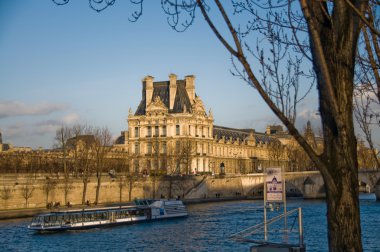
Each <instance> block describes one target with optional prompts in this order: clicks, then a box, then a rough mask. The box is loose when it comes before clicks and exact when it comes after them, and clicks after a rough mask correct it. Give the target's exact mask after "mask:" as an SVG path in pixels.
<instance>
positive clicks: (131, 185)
mask: <svg viewBox="0 0 380 252" xmlns="http://www.w3.org/2000/svg"><path fill="white" fill-rule="evenodd" d="M132 189H133V182H132V180H129V190H128V200H129V201H132Z"/></svg>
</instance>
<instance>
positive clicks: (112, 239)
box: [0, 195, 380, 251]
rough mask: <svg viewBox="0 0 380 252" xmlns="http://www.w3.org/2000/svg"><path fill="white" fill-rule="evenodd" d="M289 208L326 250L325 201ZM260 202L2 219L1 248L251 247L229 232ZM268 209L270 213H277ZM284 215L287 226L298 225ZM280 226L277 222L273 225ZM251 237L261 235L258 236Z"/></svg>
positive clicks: (367, 230)
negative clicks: (59, 227) (81, 224)
mask: <svg viewBox="0 0 380 252" xmlns="http://www.w3.org/2000/svg"><path fill="white" fill-rule="evenodd" d="M287 205H288V209H290V208H294V207H302V211H303V228H304V240H305V243H306V248H307V251H327V232H326V206H325V202H324V201H319V200H312V201H310V200H308V201H304V200H299V199H298V200H288V204H287ZM261 206H262V201H229V202H215V203H204V204H194V205H188V207H187V208H188V211H189V217H187V218H181V219H172V220H163V221H157V222H146V223H139V224H132V225H125V226H118V227H110V228H100V229H91V230H85V231H69V232H62V233H53V234H36V233H33V232H31V231H29V230H27V228H26V226H27V225H28V223H29V221H30V219H21V220H12V221H1V222H0V251H249V248H250V246H252V244H250V243H240V242H236V241H233V240H231V239H229V238H228V237H229V236H230V235H232V234H234V233H236V232H238V231H241V230H243V229H245V228H248V227H250V226H253V225H255V224H258V223H260V222H262V220H263V212H262V209H260V207H261ZM360 208H361V222H362V237H363V247H364V251H380V202H376V201H375V200H374V195H369V196H368V195H365V196H363V197H361V200H360ZM279 213H281V209H280V210H279V211H278V212H276V211H274V212H270V211H269V212H268V215H269V217H270V216H273V215H278V214H279ZM293 224H294V222H293V220H292V219H291V218H290V217H289V218H288V222H287V225H288V228H289V229H290V227H293V229H296V227H297V225H298V224H295V225H294V226H293ZM276 225H277V226H279V227H277V226H276ZM283 225H284V224H283V221H280V222H279V223H277V224H273V226H270V227H269V231H270V233H269V235H268V237H269V239H270V240H272V239H277V240H275V241H278V239H282V240H284V239H286V237H288V238H287V239H288V241H292V238H293V236H292V235H290V236H284V235H283V232H280V231H279V230H280V229H281V226H283ZM249 238H250V239H262V238H263V235H262V232H260V233H259V234H258V235H254V236H250V237H249Z"/></svg>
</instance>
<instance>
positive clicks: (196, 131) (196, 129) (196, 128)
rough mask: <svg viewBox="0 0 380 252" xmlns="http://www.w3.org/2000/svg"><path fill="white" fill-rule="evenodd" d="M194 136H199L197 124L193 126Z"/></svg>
mask: <svg viewBox="0 0 380 252" xmlns="http://www.w3.org/2000/svg"><path fill="white" fill-rule="evenodd" d="M195 136H196V137H197V136H199V135H198V126H195Z"/></svg>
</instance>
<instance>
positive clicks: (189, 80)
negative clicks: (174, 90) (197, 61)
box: [185, 75, 195, 104]
mask: <svg viewBox="0 0 380 252" xmlns="http://www.w3.org/2000/svg"><path fill="white" fill-rule="evenodd" d="M185 80H186V91H187V95H188V96H189V98H190V102H191V104H193V102H194V100H195V85H194V81H195V76H194V75H188V76H185Z"/></svg>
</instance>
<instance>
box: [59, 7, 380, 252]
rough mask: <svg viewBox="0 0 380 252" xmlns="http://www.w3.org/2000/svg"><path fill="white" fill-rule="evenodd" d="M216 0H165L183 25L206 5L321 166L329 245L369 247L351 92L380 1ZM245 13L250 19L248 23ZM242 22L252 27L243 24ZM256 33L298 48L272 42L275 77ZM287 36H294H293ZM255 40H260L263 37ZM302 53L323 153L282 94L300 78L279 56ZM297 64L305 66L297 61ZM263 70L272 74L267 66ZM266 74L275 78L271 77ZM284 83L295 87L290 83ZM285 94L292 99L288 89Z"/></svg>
mask: <svg viewBox="0 0 380 252" xmlns="http://www.w3.org/2000/svg"><path fill="white" fill-rule="evenodd" d="M54 2H56V3H57V2H58V3H60V4H66V3H68V2H69V0H62V1H59V0H54ZM213 2H214V4H213V6H212V7H215V8H214V9H215V10H216V13H212V15H210V13H211V11H212V10H214V9H213V8H210V7H209V6H207V5H206V1H204V0H187V1H186V0H184V1H176V0H166V1H162V7H163V10H164V11H165V13H166V14H167V15H168V22H169V25H171V26H172V27H173V28H174V29H176V30H181V31H183V30H185V29H186V28H187V27H189V26H190V25H191V24H192V23H193V21H194V17H195V13H196V10H197V9H200V11H201V13H202V16H203V17H204V18H205V20H206V23H207V25H208V26H209V27H210V29H211V30H212V32H213V33H214V34H215V36H216V38H217V39H218V40H219V41H220V43H221V44H222V45H223V46H224V47H225V48H226V50H227V51H228V52H229V53H230V54H231V57H232V59H233V61H234V64H235V65H236V66H237V64H239V66H240V67H239V66H238V67H237V68H236V69H240V70H239V71H238V72H237V74H238V76H239V77H241V78H243V79H244V80H245V81H247V83H248V84H249V85H251V86H253V87H254V88H255V89H256V90H257V92H258V93H259V94H260V95H261V97H262V98H263V100H264V101H265V102H266V103H267V105H268V106H269V108H270V109H271V110H272V111H273V113H274V114H275V115H276V116H277V117H278V118H279V119H280V120H281V122H282V123H283V124H284V125H285V126H286V127H287V128H288V130H289V133H290V134H291V135H293V136H294V138H295V139H296V141H297V142H298V143H299V145H300V146H301V147H302V148H303V149H304V150H305V152H306V153H307V155H308V156H309V157H310V159H311V160H312V161H313V162H314V163H315V165H316V166H317V167H318V169H319V170H320V172H321V174H322V176H323V178H324V181H325V186H326V194H327V217H328V230H329V232H328V238H329V249H330V250H331V251H362V241H361V227H360V214H359V199H358V195H359V191H358V187H357V177H358V164H357V153H356V145H357V143H356V138H355V132H354V124H353V116H352V111H353V99H352V98H353V90H354V76H355V72H354V70H355V66H356V64H357V62H356V52H357V51H358V46H359V44H358V39H359V35H360V32H361V30H362V28H363V27H368V28H369V29H368V31H370V32H371V33H372V34H373V36H374V37H375V38H378V36H379V34H380V33H379V31H378V30H376V28H378V23H376V22H370V21H369V18H368V17H369V16H370V14H371V13H377V11H378V7H379V2H378V1H372V0H341V1H314V0H299V1H288V0H286V1H285V0H279V1H277V2H276V3H274V2H273V1H262V2H258V1H255V0H240V1H239V0H235V1H232V6H231V7H230V8H228V9H226V8H224V6H223V5H222V3H221V2H220V1H219V0H214V1H213ZM114 3H115V1H90V6H91V8H93V9H95V10H97V11H101V10H104V9H105V8H107V7H108V6H110V5H113V4H114ZM132 3H134V4H137V6H139V7H140V10H139V11H134V12H133V14H132V18H133V19H134V20H133V21H136V20H137V19H138V18H139V17H140V16H141V15H142V11H143V8H142V3H143V0H141V1H136V2H135V1H132ZM369 3H371V5H369ZM227 10H232V11H233V13H234V14H239V15H234V16H233V18H235V19H231V18H230V16H231V15H230V13H228V12H227ZM218 14H219V15H220V17H221V20H222V22H223V24H224V25H225V28H226V29H221V28H220V26H221V25H222V24H220V23H218V25H217V24H216V22H215V20H217V17H216V16H217V15H218ZM241 15H247V16H246V17H247V18H246V19H245V18H240V16H241ZM245 20H248V21H247V22H246V23H241V22H244V21H245ZM242 27H246V29H244V30H243V31H242ZM281 29H286V30H287V33H285V34H289V36H280V35H281V34H282V30H281ZM221 30H223V32H221ZM226 31H227V32H226ZM248 35H251V37H250V36H248ZM252 37H253V39H254V40H256V41H259V38H264V39H266V40H269V41H270V40H275V41H279V42H281V43H282V45H283V46H286V45H287V46H292V48H293V49H292V50H293V51H292V53H291V54H290V53H288V54H284V53H283V52H282V51H280V50H277V48H276V47H274V48H273V46H272V48H270V49H269V50H273V52H272V54H276V55H279V56H275V57H274V58H273V57H272V60H268V61H265V64H268V63H269V64H271V65H272V67H271V68H268V67H265V68H264V70H265V69H266V71H270V72H269V77H270V78H272V80H269V79H263V78H260V76H262V75H260V72H259V71H260V69H255V68H254V67H255V66H256V65H257V63H258V64H262V65H263V62H261V61H263V57H264V54H261V53H260V52H261V51H262V50H261V49H258V50H256V52H259V55H258V56H259V57H257V54H255V53H254V50H253V49H252V47H251V46H250V45H249V44H250V42H251V41H250V40H249V39H250V38H252ZM286 37H288V38H289V39H288V40H286ZM260 42H261V41H260ZM281 43H280V44H279V45H281ZM262 44H265V43H262ZM256 45H257V46H259V43H256ZM295 53H299V55H300V57H303V61H306V59H307V60H309V61H310V62H311V66H310V72H311V76H316V83H317V88H318V94H319V111H320V115H321V122H322V128H323V139H324V146H325V148H324V151H323V153H322V154H318V153H317V152H315V151H314V150H313V148H312V147H311V146H310V145H309V144H308V143H307V141H306V140H305V139H304V137H303V136H302V134H300V132H299V131H298V130H297V128H296V127H295V125H294V116H293V115H294V114H295V113H293V114H291V113H289V112H288V111H289V110H288V109H287V106H288V107H292V106H293V104H294V102H290V103H288V104H289V105H286V104H287V103H286V102H285V103H283V102H282V101H281V100H280V101H279V100H278V99H281V97H279V95H280V93H283V92H282V90H283V89H282V87H281V86H282V85H285V86H286V85H289V84H288V83H291V85H293V84H292V83H293V81H278V80H276V79H278V76H280V77H281V76H282V75H278V74H275V73H274V72H276V71H280V70H281V69H280V68H278V66H279V63H278V61H279V60H280V59H282V57H283V56H284V57H288V56H290V57H288V59H289V60H290V61H293V62H297V61H298V59H300V57H293V55H295ZM262 55H263V57H262ZM377 55H379V54H377ZM265 57H267V56H265ZM264 66H265V65H264ZM290 68H292V69H294V72H296V73H297V72H298V70H297V65H295V66H294V67H293V66H290ZM271 71H273V73H272V72H271ZM262 74H264V75H265V72H263V73H262ZM269 77H268V78H269ZM273 78H274V79H273ZM284 78H285V79H286V78H287V77H284ZM266 81H271V84H268V82H266ZM294 82H297V80H295V81H294ZM278 85H280V90H277V89H275V92H274V93H273V92H272V87H276V86H278ZM285 90H289V89H286V88H285ZM284 97H285V99H288V96H286V95H285V96H284ZM289 97H290V98H291V97H294V96H289ZM294 100H295V101H297V100H298V99H294ZM293 111H295V110H293Z"/></svg>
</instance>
